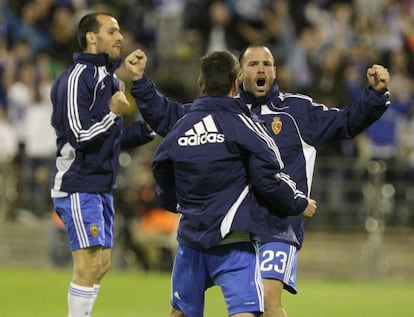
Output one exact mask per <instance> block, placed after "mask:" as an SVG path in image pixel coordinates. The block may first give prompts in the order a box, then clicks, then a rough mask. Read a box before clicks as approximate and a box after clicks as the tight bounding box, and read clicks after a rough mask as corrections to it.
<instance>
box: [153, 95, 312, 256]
mask: <svg viewBox="0 0 414 317" xmlns="http://www.w3.org/2000/svg"><path fill="white" fill-rule="evenodd" d="M254 117H256V116H254ZM282 167H283V162H282V161H281V159H280V153H279V151H278V149H277V147H276V145H275V144H274V141H273V139H272V137H271V136H270V135H269V134H268V133H267V129H266V128H265V126H264V124H263V122H262V121H261V120H258V119H257V117H256V119H254V118H251V113H250V111H249V109H248V108H247V107H246V104H245V103H244V102H242V101H241V100H240V99H239V98H232V97H211V96H205V97H201V98H198V99H196V100H195V101H194V102H193V103H192V105H191V108H190V110H189V112H188V113H187V114H186V115H185V116H184V117H182V118H181V119H180V120H179V121H178V122H177V123H176V124H175V125H174V126H173V127H172V129H171V130H170V131H169V133H168V134H167V135H166V137H165V138H164V140H163V141H162V143H161V145H160V146H159V148H158V149H157V151H156V153H155V155H154V159H153V171H154V176H155V180H156V181H157V184H158V189H157V191H158V192H157V193H158V197H159V198H160V201H161V203H162V206H163V207H164V208H166V209H168V210H171V211H177V212H179V213H180V214H181V218H180V224H179V227H178V240H179V241H180V242H181V243H184V244H186V245H188V246H190V247H193V248H197V249H208V248H210V247H212V246H215V245H217V244H218V243H219V242H220V241H221V240H223V238H225V237H226V236H227V235H228V234H229V233H231V232H234V231H239V230H242V231H250V232H251V233H252V234H257V233H258V230H257V228H256V226H257V225H258V224H259V222H261V221H262V220H260V216H261V215H260V214H259V213H258V209H259V207H258V201H257V200H256V196H255V195H254V194H253V192H255V193H256V194H257V195H259V196H260V201H261V202H262V203H263V204H266V205H268V206H269V208H271V210H272V211H273V212H277V213H280V214H284V215H298V214H300V213H302V212H303V211H304V210H305V208H306V206H307V203H308V202H307V198H306V195H305V194H304V193H302V192H300V191H298V190H297V189H296V184H295V183H294V182H292V181H291V180H290V179H289V177H288V176H287V175H285V174H283V173H281V168H282ZM260 229H261V228H260Z"/></svg>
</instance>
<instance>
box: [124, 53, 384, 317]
mask: <svg viewBox="0 0 414 317" xmlns="http://www.w3.org/2000/svg"><path fill="white" fill-rule="evenodd" d="M135 54H136V55H137V56H138V57H139V61H140V64H141V68H140V72H139V74H138V73H137V74H136V76H135V77H134V79H135V80H134V82H133V87H132V88H131V92H132V94H133V95H134V97H135V99H136V101H137V103H138V105H139V108H140V111H141V114H142V115H143V117H144V119H145V120H146V121H147V122H148V123H149V124H150V125H151V127H152V128H153V129H154V130H155V131H157V132H158V133H159V134H161V135H165V134H167V132H168V131H169V130H170V128H171V126H172V125H173V124H174V123H175V122H176V121H177V120H178V119H179V118H180V117H182V116H183V115H184V114H185V113H187V112H188V110H189V105H181V104H180V103H177V102H174V101H170V100H168V99H167V98H166V97H165V96H163V95H162V94H160V93H159V92H158V91H157V90H156V87H155V85H154V83H153V82H152V81H151V80H150V79H149V78H148V77H147V76H146V75H145V74H144V71H145V63H146V56H145V53H144V52H142V51H136V53H135ZM239 61H240V67H241V77H240V79H241V82H242V84H241V85H240V87H239V88H240V89H239V93H240V97H241V99H243V101H244V102H246V103H247V105H248V106H249V107H250V109H251V111H252V112H253V113H255V114H256V115H258V117H259V118H261V119H262V120H264V121H265V123H266V125H267V127H268V129H269V131H271V135H272V137H273V139H274V141H275V142H276V144H277V145H278V147H279V150H280V153H281V157H282V160H283V162H284V163H285V167H284V171H286V173H287V174H289V175H290V176H291V178H292V179H293V180H294V181H295V182H296V184H297V186H298V188H299V189H300V190H301V191H302V192H304V193H306V194H307V195H309V194H310V191H311V185H312V177H313V170H314V165H315V159H316V152H317V149H318V148H319V147H320V146H322V145H323V144H326V143H329V142H331V141H334V140H342V139H351V138H353V137H355V136H356V135H357V134H359V133H360V132H362V131H363V130H365V129H366V128H367V127H368V126H370V125H371V124H372V123H373V122H375V121H376V120H377V119H378V118H380V117H381V115H382V114H383V113H384V112H385V110H386V109H387V107H388V105H389V102H390V101H389V92H388V85H389V82H390V76H389V73H388V70H387V69H386V68H384V67H383V66H381V65H372V66H371V67H370V68H368V70H367V79H368V85H367V86H366V87H365V88H364V89H363V91H362V93H361V96H360V99H359V100H358V101H357V102H355V103H354V104H351V105H349V106H348V107H347V108H345V109H342V110H339V109H328V108H327V107H325V106H324V105H321V104H318V103H316V102H314V101H313V100H312V99H311V98H310V97H308V96H304V95H298V94H289V93H284V92H281V91H280V90H279V87H278V85H277V83H276V66H275V63H274V58H273V56H272V54H271V52H270V50H269V49H268V48H267V47H264V46H250V47H247V48H246V49H245V50H244V51H243V52H242V53H241V54H240V57H239ZM264 215H265V216H266V218H267V219H266V223H267V224H268V227H267V229H266V230H263V231H262V232H261V235H260V241H261V246H260V258H261V273H262V277H263V279H264V280H263V285H264V291H265V314H264V315H265V317H286V316H287V312H286V310H285V309H284V307H283V305H282V291H283V289H286V290H287V291H289V292H291V293H293V294H296V293H297V287H296V270H297V259H298V251H299V250H300V248H301V247H302V244H303V240H304V232H305V228H304V226H305V223H304V222H305V220H304V218H303V217H302V216H290V217H278V216H275V215H270V214H268V213H267V214H264Z"/></svg>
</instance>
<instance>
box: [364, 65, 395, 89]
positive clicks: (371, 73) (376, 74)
mask: <svg viewBox="0 0 414 317" xmlns="http://www.w3.org/2000/svg"><path fill="white" fill-rule="evenodd" d="M367 78H368V82H369V84H370V85H371V86H372V87H373V88H374V89H375V90H376V91H379V92H385V91H386V90H387V89H388V85H389V82H390V74H389V72H388V69H386V68H385V67H384V66H381V65H377V64H374V65H372V66H371V67H370V68H368V70H367Z"/></svg>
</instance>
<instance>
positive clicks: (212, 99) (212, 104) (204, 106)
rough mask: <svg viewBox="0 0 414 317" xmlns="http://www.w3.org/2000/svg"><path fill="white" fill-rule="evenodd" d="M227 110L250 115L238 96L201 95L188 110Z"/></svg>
mask: <svg viewBox="0 0 414 317" xmlns="http://www.w3.org/2000/svg"><path fill="white" fill-rule="evenodd" d="M217 110H219V111H228V112H234V113H245V114H247V115H250V110H249V108H247V106H246V104H245V103H244V102H243V101H242V100H241V99H240V98H238V97H227V96H203V97H199V98H197V99H195V100H194V101H193V104H192V106H191V110H190V111H217Z"/></svg>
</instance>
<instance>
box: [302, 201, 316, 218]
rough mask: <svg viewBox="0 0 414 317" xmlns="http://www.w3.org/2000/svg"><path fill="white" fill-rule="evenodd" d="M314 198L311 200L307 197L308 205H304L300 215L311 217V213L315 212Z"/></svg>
mask: <svg viewBox="0 0 414 317" xmlns="http://www.w3.org/2000/svg"><path fill="white" fill-rule="evenodd" d="M316 208H317V205H316V200H313V199H311V198H308V206H307V207H306V209H305V211H304V212H303V213H302V215H303V216H304V217H306V218H312V217H313V215H314V214H315V212H316Z"/></svg>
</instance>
